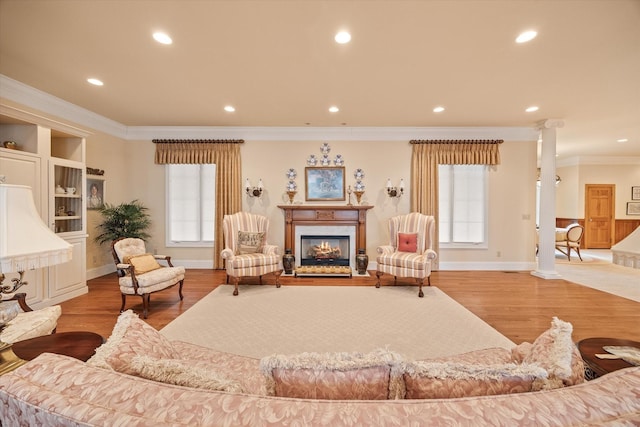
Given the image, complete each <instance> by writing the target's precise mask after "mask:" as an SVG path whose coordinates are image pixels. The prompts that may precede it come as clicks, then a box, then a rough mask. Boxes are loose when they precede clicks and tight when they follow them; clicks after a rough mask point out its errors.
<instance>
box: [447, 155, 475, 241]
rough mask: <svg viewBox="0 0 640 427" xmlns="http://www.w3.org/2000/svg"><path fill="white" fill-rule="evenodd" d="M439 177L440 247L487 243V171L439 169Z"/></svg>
mask: <svg viewBox="0 0 640 427" xmlns="http://www.w3.org/2000/svg"><path fill="white" fill-rule="evenodd" d="M438 175H439V178H438V181H439V187H438V190H439V201H438V203H439V222H438V228H439V239H440V243H441V244H444V245H445V246H446V245H447V244H451V245H452V246H453V245H455V246H466V245H473V246H476V245H480V244H484V243H486V229H487V227H486V222H487V221H486V218H487V215H486V206H487V191H486V180H487V167H486V166H485V165H439V166H438Z"/></svg>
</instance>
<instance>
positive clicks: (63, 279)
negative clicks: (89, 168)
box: [0, 112, 88, 308]
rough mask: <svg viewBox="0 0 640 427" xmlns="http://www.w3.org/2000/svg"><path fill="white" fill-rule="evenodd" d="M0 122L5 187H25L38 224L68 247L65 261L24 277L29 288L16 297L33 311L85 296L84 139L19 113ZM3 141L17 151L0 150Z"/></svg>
mask: <svg viewBox="0 0 640 427" xmlns="http://www.w3.org/2000/svg"><path fill="white" fill-rule="evenodd" d="M30 118H32V119H33V122H32V123H29V121H30V120H29V119H30ZM0 119H1V120H0V175H4V176H5V180H6V181H5V182H6V183H8V184H20V185H28V186H30V187H31V188H32V191H33V195H34V199H35V200H34V202H35V205H36V208H37V209H38V212H40V216H41V217H42V220H43V221H44V222H45V223H46V224H48V225H49V227H50V229H51V230H52V231H54V232H55V233H57V234H58V235H59V236H60V237H62V238H63V239H65V240H66V241H67V242H69V243H71V245H72V246H73V256H72V259H71V261H69V262H66V263H64V264H58V265H56V266H52V267H49V268H47V269H42V270H36V271H29V272H26V273H25V276H26V278H27V280H28V281H29V285H27V286H25V287H23V288H21V291H23V292H26V293H27V301H28V302H29V304H30V305H31V306H32V307H34V308H40V307H43V306H48V305H52V304H57V303H60V302H62V301H65V300H67V299H70V298H73V297H75V296H78V295H81V294H83V293H86V292H87V291H88V288H87V281H86V239H87V225H86V194H85V188H86V185H85V183H86V175H85V174H86V166H85V149H86V146H85V144H86V143H85V139H84V136H86V134H84V135H83V134H81V133H82V132H78V134H74V131H76V130H78V129H75V128H71V127H70V126H67V125H65V124H62V123H59V124H57V123H55V122H51V121H48V122H47V123H46V126H44V125H42V124H39V123H38V120H39V116H33V117H28V116H27V117H25V114H24V112H19V113H17V116H15V117H14V116H11V115H10V114H9V115H8V116H5V115H2V116H1V117H0ZM58 125H59V126H58ZM78 131H79V130H78ZM4 141H15V142H16V144H17V149H7V148H4V145H3V142H4ZM27 238H28V237H27ZM8 276H9V277H11V276H12V273H9V275H8ZM6 280H8V279H6Z"/></svg>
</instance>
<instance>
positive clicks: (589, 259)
mask: <svg viewBox="0 0 640 427" xmlns="http://www.w3.org/2000/svg"><path fill="white" fill-rule="evenodd" d="M581 255H582V261H581V260H580V258H579V257H578V255H577V254H576V253H575V252H572V253H571V261H569V260H568V259H567V256H566V255H562V254H558V253H556V264H570V265H581V264H611V262H607V261H606V260H603V259H601V258H597V257H594V256H591V255H587V254H581Z"/></svg>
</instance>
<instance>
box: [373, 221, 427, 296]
mask: <svg viewBox="0 0 640 427" xmlns="http://www.w3.org/2000/svg"><path fill="white" fill-rule="evenodd" d="M434 232H435V219H434V218H433V217H432V216H429V215H423V214H421V213H417V212H412V213H410V214H407V215H399V216H395V217H393V218H390V219H389V244H388V245H384V246H379V247H378V256H377V258H376V262H377V264H378V267H377V271H376V278H377V280H376V288H379V287H380V277H382V275H383V274H384V273H388V274H393V275H394V284H395V283H396V281H397V278H398V276H400V277H413V278H414V279H416V282H417V283H418V285H419V286H420V290H419V292H418V296H419V297H423V296H424V293H423V292H422V284H423V282H424V279H425V278H426V279H427V283H428V285H429V286H431V279H430V277H429V276H430V275H431V265H432V264H431V263H432V261H434V260H435V259H436V258H437V256H438V255H437V254H436V253H435V251H434V250H433V249H432V247H433V239H434Z"/></svg>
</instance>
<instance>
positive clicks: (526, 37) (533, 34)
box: [516, 30, 538, 43]
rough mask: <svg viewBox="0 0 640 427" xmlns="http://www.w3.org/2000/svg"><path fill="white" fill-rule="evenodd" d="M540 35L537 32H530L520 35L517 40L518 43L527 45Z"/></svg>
mask: <svg viewBox="0 0 640 427" xmlns="http://www.w3.org/2000/svg"><path fill="white" fill-rule="evenodd" d="M537 35H538V32H537V31H534V30H529V31H525V32H524V33H520V35H519V36H518V37H517V38H516V43H526V42H528V41H531V40H533V39H535V38H536V36H537Z"/></svg>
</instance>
